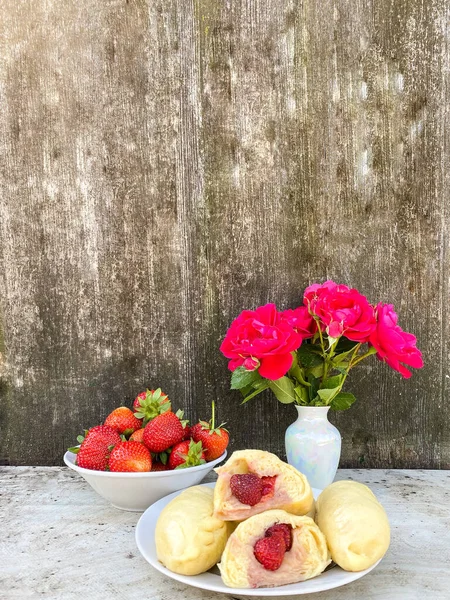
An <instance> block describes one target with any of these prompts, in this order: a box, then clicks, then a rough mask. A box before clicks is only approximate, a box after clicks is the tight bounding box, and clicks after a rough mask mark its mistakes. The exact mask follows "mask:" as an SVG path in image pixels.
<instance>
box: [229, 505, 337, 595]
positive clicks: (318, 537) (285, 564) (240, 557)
mask: <svg viewBox="0 0 450 600" xmlns="http://www.w3.org/2000/svg"><path fill="white" fill-rule="evenodd" d="M276 523H287V524H289V525H291V526H292V548H291V549H290V550H289V551H287V552H286V553H285V555H284V558H283V561H282V563H281V566H280V567H279V568H278V569H277V570H276V571H269V570H267V569H265V568H264V567H263V566H262V565H261V564H260V563H259V562H258V560H257V559H256V558H255V555H254V545H255V543H256V542H257V541H258V540H259V539H260V538H263V537H264V534H265V532H266V530H267V529H268V528H269V527H271V526H272V525H274V524H276ZM330 562H331V560H330V555H329V552H328V548H327V543H326V540H325V536H324V535H323V534H322V532H321V531H320V529H319V528H318V527H317V525H316V524H315V523H314V521H313V520H312V519H311V518H310V517H299V516H296V515H292V514H290V513H287V512H286V511H284V510H268V511H266V512H264V513H261V514H259V515H255V516H253V517H250V518H249V519H247V520H246V521H243V522H242V523H239V525H238V526H237V528H236V530H235V531H234V533H233V534H232V535H231V536H230V538H229V540H228V542H227V545H226V546H225V550H224V552H223V555H222V560H221V562H220V564H219V568H220V572H221V575H222V579H223V581H224V583H225V585H227V586H229V587H232V588H258V587H268V586H270V587H272V586H278V585H286V584H288V583H295V582H297V581H304V580H306V579H310V578H311V577H315V576H316V575H319V573H322V571H323V570H324V569H325V568H326V567H327V565H328V564H329V563H330Z"/></svg>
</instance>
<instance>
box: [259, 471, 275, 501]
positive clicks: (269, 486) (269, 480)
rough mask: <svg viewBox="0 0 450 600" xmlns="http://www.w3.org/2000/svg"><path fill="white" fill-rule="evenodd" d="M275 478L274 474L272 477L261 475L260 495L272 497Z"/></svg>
mask: <svg viewBox="0 0 450 600" xmlns="http://www.w3.org/2000/svg"><path fill="white" fill-rule="evenodd" d="M276 478H277V476H276V475H274V476H273V477H269V476H266V477H261V481H262V484H263V490H262V495H263V496H265V499H266V498H272V496H273V495H274V493H275V481H276Z"/></svg>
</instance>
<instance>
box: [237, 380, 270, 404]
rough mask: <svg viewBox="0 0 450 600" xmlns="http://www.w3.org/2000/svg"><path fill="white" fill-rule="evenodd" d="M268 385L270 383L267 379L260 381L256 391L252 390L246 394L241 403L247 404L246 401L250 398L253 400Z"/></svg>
mask: <svg viewBox="0 0 450 600" xmlns="http://www.w3.org/2000/svg"><path fill="white" fill-rule="evenodd" d="M268 387H269V383H268V382H266V381H263V382H261V383H259V384H258V386H257V388H256V389H255V391H254V392H252V393H251V394H249V395H248V396H245V398H244V399H243V400H242V402H241V404H245V403H246V402H248V401H249V400H251V399H252V398H254V397H255V396H257V395H258V394H260V393H261V392H263V391H264V390H267V388H268Z"/></svg>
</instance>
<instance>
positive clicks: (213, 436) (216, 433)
mask: <svg viewBox="0 0 450 600" xmlns="http://www.w3.org/2000/svg"><path fill="white" fill-rule="evenodd" d="M224 425H225V423H222V424H221V425H219V426H218V427H215V423H214V402H212V418H211V421H209V423H207V422H206V421H199V422H198V423H197V425H194V426H193V427H191V437H192V439H193V440H194V442H201V443H202V445H203V448H204V450H205V455H206V460H207V461H208V462H209V461H211V460H215V459H216V458H219V456H222V454H223V453H224V452H225V449H226V447H227V446H228V442H229V441H230V437H229V435H228V431H227V430H226V429H224V428H223V426H224Z"/></svg>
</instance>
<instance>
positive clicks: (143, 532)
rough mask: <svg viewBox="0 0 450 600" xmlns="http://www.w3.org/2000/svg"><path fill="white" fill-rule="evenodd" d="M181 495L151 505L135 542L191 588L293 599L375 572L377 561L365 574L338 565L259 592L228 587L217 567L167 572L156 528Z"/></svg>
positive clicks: (157, 565) (146, 555) (149, 559)
mask: <svg viewBox="0 0 450 600" xmlns="http://www.w3.org/2000/svg"><path fill="white" fill-rule="evenodd" d="M202 485H205V486H208V487H212V488H213V487H214V485H215V483H203V484H202ZM320 492H321V490H317V489H314V488H313V493H314V498H316V499H317V497H318V495H319V494H320ZM179 494H181V491H180V492H174V493H173V494H169V496H166V497H165V498H162V499H161V500H158V501H157V502H155V504H152V506H150V507H149V508H147V510H146V511H145V512H144V514H143V515H142V516H141V518H140V519H139V522H138V524H137V526H136V543H137V547H138V548H139V551H140V553H141V554H142V556H143V557H144V558H145V560H146V561H147V562H149V563H150V564H151V565H152V567H154V568H155V569H157V570H158V571H160V572H161V573H163V574H164V575H167V577H170V578H171V579H175V580H176V581H181V583H185V584H187V585H191V586H194V587H197V588H200V589H202V590H211V591H213V592H221V593H223V594H238V595H240V596H293V595H300V594H312V593H313V592H322V591H324V590H330V589H332V588H336V587H339V586H341V585H345V584H346V583H350V582H351V581H355V579H359V578H360V577H364V575H367V573H369V572H370V571H371V570H372V569H374V568H375V567H376V566H377V564H378V563H379V562H380V561H378V562H377V563H375V564H374V565H373V566H372V567H370V568H369V569H366V570H365V571H359V572H358V573H350V572H348V571H344V570H343V569H341V568H340V567H338V566H335V567H333V568H331V569H329V570H328V571H325V572H324V573H321V574H320V575H319V576H317V577H314V578H313V579H308V580H307V581H301V582H299V583H291V584H289V585H283V586H277V587H272V588H257V589H241V588H239V589H238V588H230V587H228V586H226V585H225V584H224V583H223V581H222V578H221V577H220V575H217V574H216V573H214V572H213V571H214V570H217V567H214V568H213V569H212V570H211V571H207V572H206V573H202V574H201V575H192V576H188V575H178V573H173V572H172V571H169V569H166V568H165V567H164V566H163V565H162V564H161V563H160V562H159V561H158V558H157V556H156V547H155V528H156V521H157V520H158V517H159V515H160V513H161V511H162V509H163V508H164V507H165V506H166V505H167V504H168V503H169V502H170V501H171V500H172V499H173V498H175V497H176V496H178V495H179Z"/></svg>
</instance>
